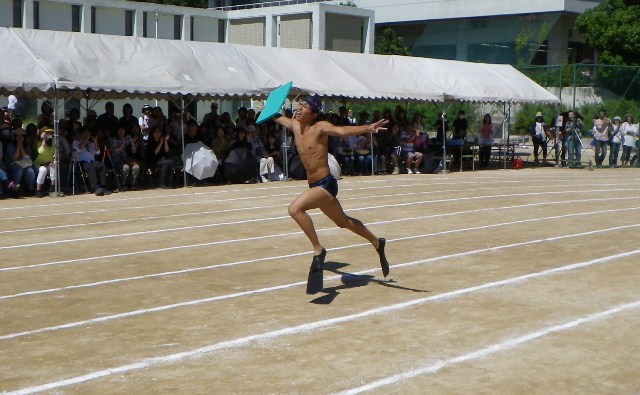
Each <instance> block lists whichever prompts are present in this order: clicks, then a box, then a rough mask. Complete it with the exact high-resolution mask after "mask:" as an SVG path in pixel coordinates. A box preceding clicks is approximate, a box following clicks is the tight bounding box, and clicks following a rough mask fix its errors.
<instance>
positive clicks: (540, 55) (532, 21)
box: [0, 0, 600, 117]
mask: <svg viewBox="0 0 640 395" xmlns="http://www.w3.org/2000/svg"><path fill="white" fill-rule="evenodd" d="M353 2H354V3H355V5H356V7H349V6H341V5H340V4H345V3H351V2H350V1H345V0H334V1H320V0H275V1H274V0H270V1H259V0H235V1H234V0H211V1H210V5H211V6H212V7H216V6H220V7H218V8H210V9H199V8H187V7H176V6H166V5H159V4H153V3H141V2H131V1H122V0H86V1H83V2H80V4H78V3H79V2H73V0H0V26H6V27H21V28H27V29H46V30H63V31H76V32H85V33H100V34H112V35H123V36H137V37H151V38H159V39H176V40H193V41H208V42H228V43H235V44H249V45H262V46H274V47H287V48H312V49H326V50H336V51H348V52H364V53H370V52H373V50H374V33H379V32H381V31H382V29H385V28H387V27H391V28H393V29H394V30H395V31H396V32H397V33H398V34H399V35H400V36H401V37H402V38H403V40H404V42H405V44H406V45H407V46H409V47H410V50H411V53H412V54H413V55H414V56H425V57H432V58H443V59H455V60H466V61H481V62H489V63H510V64H559V63H567V62H580V61H582V60H584V59H585V58H593V54H592V52H591V51H590V50H589V49H588V48H587V47H586V46H585V45H584V43H583V41H582V39H581V38H580V37H579V35H578V34H576V32H574V31H573V25H574V22H575V19H576V18H577V16H578V15H579V14H580V13H582V12H584V11H585V10H587V9H589V8H591V7H594V6H596V5H597V4H598V3H600V1H599V0H593V1H588V0H535V1H534V0H494V1H477V0H438V1H434V0H355V1H353ZM72 105H75V104H72ZM238 105H239V103H230V104H229V105H228V106H227V107H228V108H224V106H223V108H224V109H226V110H227V111H229V110H231V109H232V108H234V107H237V106H238ZM207 107H208V106H207V105H206V104H200V108H198V111H197V113H198V114H199V117H201V116H202V114H204V112H206V109H207ZM134 108H135V105H134ZM98 110H101V108H98Z"/></svg>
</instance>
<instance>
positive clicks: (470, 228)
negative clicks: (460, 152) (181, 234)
mask: <svg viewBox="0 0 640 395" xmlns="http://www.w3.org/2000/svg"><path fill="white" fill-rule="evenodd" d="M639 209H640V207H630V208H625V209H622V210H639ZM481 210H487V209H481ZM619 211H621V209H617V208H616V209H608V210H599V211H590V212H585V213H571V214H563V215H553V216H549V217H538V218H530V219H525V220H519V221H509V222H502V223H498V224H491V225H480V226H474V227H468V228H461V229H451V230H447V231H442V232H436V233H425V234H420V235H412V236H409V237H402V238H396V239H394V240H396V241H400V240H411V239H416V238H422V237H432V236H437V235H443V234H451V233H459V232H468V231H474V230H482V229H490V228H496V227H500V226H508V225H517V224H523V223H528V222H536V221H541V220H551V219H561V218H570V217H577V216H582V215H592V214H603V213H609V212H619ZM315 215H319V213H316V214H315ZM445 215H449V214H443V216H445ZM287 218H288V217H287ZM415 219H421V218H420V217H417V218H416V217H411V218H404V219H395V220H387V221H378V222H372V223H369V225H371V226H373V225H379V224H388V223H393V222H399V221H404V220H415ZM632 226H636V225H632ZM336 229H338V228H336V227H330V228H320V229H317V232H325V231H332V230H336ZM302 233H303V232H302V231H294V232H288V233H279V234H270V235H264V236H254V237H247V238H242V239H230V240H221V241H211V242H207V243H198V244H187V245H179V246H174V247H164V248H156V249H152V250H142V251H134V252H123V253H119V254H111V255H102V256H99V257H86V258H77V259H68V260H63V261H54V262H46V263H36V264H33V265H22V266H12V267H6V268H0V272H6V271H16V270H23V269H34V268H40V267H46V266H54V265H62V264H68V263H80V262H89V261H93V260H99V259H108V258H122V257H127V256H134V255H141V254H150V253H157V252H166V251H175V250H182V249H187V248H196V247H210V246H214V245H221V244H231V243H238V242H246V241H254V240H264V239H269V238H278V237H285V236H294V235H300V234H302ZM362 245H367V244H366V243H362V244H354V245H353V246H362Z"/></svg>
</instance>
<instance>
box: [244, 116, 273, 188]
mask: <svg viewBox="0 0 640 395" xmlns="http://www.w3.org/2000/svg"><path fill="white" fill-rule="evenodd" d="M247 130H248V132H249V138H248V141H249V143H251V153H252V154H253V155H254V156H255V157H256V159H258V161H259V163H260V165H259V169H258V171H259V174H260V180H261V181H262V182H269V181H271V179H270V176H271V173H273V171H274V163H273V158H272V157H271V156H270V155H269V152H268V151H267V149H266V148H265V146H264V144H263V143H262V140H261V139H260V136H259V135H258V129H257V128H256V127H255V126H254V125H249V126H248V128H247Z"/></svg>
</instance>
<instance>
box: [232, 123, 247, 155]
mask: <svg viewBox="0 0 640 395" xmlns="http://www.w3.org/2000/svg"><path fill="white" fill-rule="evenodd" d="M236 148H248V149H249V151H251V148H252V146H251V143H250V142H249V140H247V131H246V130H245V129H244V128H238V131H237V133H236V138H235V139H234V140H232V141H231V149H232V150H234V149H236Z"/></svg>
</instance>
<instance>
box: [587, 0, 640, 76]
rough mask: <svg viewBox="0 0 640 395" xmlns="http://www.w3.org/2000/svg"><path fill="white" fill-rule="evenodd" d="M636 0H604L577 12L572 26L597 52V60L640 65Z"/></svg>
mask: <svg viewBox="0 0 640 395" xmlns="http://www.w3.org/2000/svg"><path fill="white" fill-rule="evenodd" d="M638 20H640V5H638V0H605V1H603V2H602V3H600V4H599V5H598V6H596V7H594V8H592V9H590V10H588V11H586V12H585V13H583V14H582V15H580V16H579V17H578V19H577V21H576V24H575V27H576V30H578V32H580V33H581V34H582V35H583V36H584V39H585V42H586V43H587V44H588V45H589V46H591V47H592V48H594V49H595V50H596V51H598V52H599V53H600V59H599V63H603V64H612V65H640V23H638Z"/></svg>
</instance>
